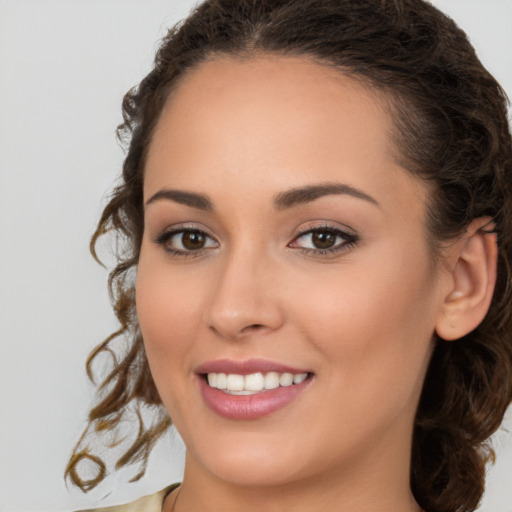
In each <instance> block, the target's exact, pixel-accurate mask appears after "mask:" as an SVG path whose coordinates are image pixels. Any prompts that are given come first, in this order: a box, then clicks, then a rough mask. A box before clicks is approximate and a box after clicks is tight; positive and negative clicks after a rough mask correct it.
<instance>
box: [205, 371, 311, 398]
mask: <svg viewBox="0 0 512 512" xmlns="http://www.w3.org/2000/svg"><path fill="white" fill-rule="evenodd" d="M307 376H308V374H307V373H296V374H293V373H289V372H284V373H278V372H267V373H265V374H264V373H261V372H257V373H250V374H248V375H240V374H236V373H228V374H226V373H208V374H207V381H208V385H209V386H210V387H212V388H216V389H220V390H222V391H224V392H225V393H228V394H232V395H254V394H256V393H260V392H262V391H268V390H271V389H276V388H279V387H288V386H293V385H296V384H300V383H301V382H304V381H305V380H306V378H307Z"/></svg>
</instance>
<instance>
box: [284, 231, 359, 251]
mask: <svg viewBox="0 0 512 512" xmlns="http://www.w3.org/2000/svg"><path fill="white" fill-rule="evenodd" d="M358 241H359V237H358V236H357V235H356V234H352V233H347V232H346V231H342V230H340V229H338V228H335V227H330V226H326V227H318V228H312V229H309V230H308V231H305V232H303V233H302V234H301V235H299V236H298V237H297V238H296V239H295V240H293V241H292V242H291V243H290V244H289V247H297V248H299V249H302V251H303V252H304V253H305V254H308V255H310V256H322V255H328V254H336V253H337V252H340V251H343V250H347V249H350V248H352V247H353V246H354V245H355V244H356V243H357V242H358Z"/></svg>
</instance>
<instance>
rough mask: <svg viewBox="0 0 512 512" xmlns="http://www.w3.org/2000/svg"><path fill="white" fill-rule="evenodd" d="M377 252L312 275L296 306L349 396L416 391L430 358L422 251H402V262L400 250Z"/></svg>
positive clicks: (431, 309) (428, 292)
mask: <svg viewBox="0 0 512 512" xmlns="http://www.w3.org/2000/svg"><path fill="white" fill-rule="evenodd" d="M380 256H381V257H380V258H378V259H375V260H374V261H369V262H364V264H361V265H360V266H359V265H352V266H350V267H349V266H347V267H346V268H341V269H339V271H338V272H337V273H336V272H335V273H332V274H331V275H329V274H328V273H326V274H325V275H321V276H318V275H317V276H316V279H315V280H311V282H310V283H309V284H308V285H307V287H308V289H309V290H310V293H308V295H307V298H306V299H303V300H302V301H301V302H299V303H298V304H297V310H296V312H297V313H296V314H297V316H298V315H299V310H300V311H302V318H303V321H302V322H303V327H304V329H303V330H305V331H306V332H307V335H308V338H309V340H311V343H313V344H315V345H316V348H317V349H318V351H320V352H321V353H322V354H323V356H324V357H325V358H326V359H328V360H329V361H331V369H332V379H333V381H336V384H337V385H339V386H342V389H345V390H347V393H348V394H349V395H352V396H358V395H361V394H367V393H369V394H370V395H375V396H379V395H380V394H381V393H382V392H383V391H384V392H389V391H391V390H393V392H396V393H397V394H400V393H401V392H402V391H403V392H405V393H409V392H410V391H409V390H413V389H414V390H415V391H419V388H421V384H422V381H423V375H424V372H425V370H426V366H427V364H428V360H429V357H430V350H431V340H432V335H433V332H434V325H435V293H434V291H433V290H432V285H431V281H432V275H431V271H430V267H429V265H428V263H425V259H424V258H423V257H422V254H421V253H420V254H419V255H418V257H415V255H414V254H411V251H409V252H408V258H407V260H405V259H404V258H402V257H401V256H400V251H393V254H389V255H387V256H386V257H384V256H382V254H381V255H380ZM304 312H307V315H306V314H305V313H304ZM397 396H398V395H397Z"/></svg>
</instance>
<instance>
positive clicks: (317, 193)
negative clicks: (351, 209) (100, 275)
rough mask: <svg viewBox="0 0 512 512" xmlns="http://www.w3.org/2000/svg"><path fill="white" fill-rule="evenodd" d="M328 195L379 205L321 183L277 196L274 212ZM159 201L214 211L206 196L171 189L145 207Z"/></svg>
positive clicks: (359, 193) (349, 189)
mask: <svg viewBox="0 0 512 512" xmlns="http://www.w3.org/2000/svg"><path fill="white" fill-rule="evenodd" d="M329 195H349V196H352V197H355V198H357V199H362V200H364V201H367V202H369V203H372V204H375V205H377V206H378V205H379V203H378V202H377V201H376V200H375V199H374V198H373V197H372V196H369V195H368V194H366V193H365V192H363V191H361V190H359V189H357V188H355V187H352V186H350V185H345V184H343V183H321V184H318V185H307V186H305V187H298V188H293V189H291V190H287V191H286V192H281V193H279V194H277V195H276V196H275V198H274V208H275V209H276V210H286V209H288V208H293V207H295V206H300V205H303V204H306V203H310V202H312V201H315V200H316V199H320V198H321V197H324V196H329ZM161 200H168V201H174V202H175V203H179V204H183V205H185V206H190V207H192V208H196V209H198V210H203V211H213V210H214V207H213V202H212V200H211V199H210V198H209V197H208V196H207V195H205V194H198V193H196V192H185V191H184V190H172V189H162V190H159V191H158V192H156V193H155V194H153V195H152V196H151V197H150V198H149V199H148V200H147V201H146V206H148V205H150V204H152V203H155V202H156V201H161Z"/></svg>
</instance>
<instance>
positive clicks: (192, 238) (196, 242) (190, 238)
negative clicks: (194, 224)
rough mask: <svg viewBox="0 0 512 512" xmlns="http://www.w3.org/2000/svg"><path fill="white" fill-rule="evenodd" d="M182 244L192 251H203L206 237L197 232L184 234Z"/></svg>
mask: <svg viewBox="0 0 512 512" xmlns="http://www.w3.org/2000/svg"><path fill="white" fill-rule="evenodd" d="M181 243H182V244H183V247H185V248H186V249H190V250H192V251H193V250H197V249H201V248H202V247H203V246H204V235H203V234H202V233H199V232H197V231H190V232H187V233H183V235H182V239H181Z"/></svg>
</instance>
